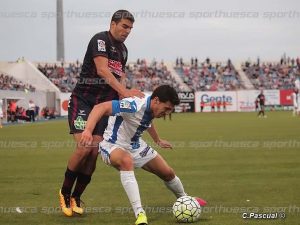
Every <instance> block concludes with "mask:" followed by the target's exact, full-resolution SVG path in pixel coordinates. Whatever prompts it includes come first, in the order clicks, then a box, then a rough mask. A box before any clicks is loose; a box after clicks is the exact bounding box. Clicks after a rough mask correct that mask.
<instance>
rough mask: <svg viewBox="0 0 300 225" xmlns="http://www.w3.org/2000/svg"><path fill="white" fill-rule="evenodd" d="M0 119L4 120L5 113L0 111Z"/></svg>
mask: <svg viewBox="0 0 300 225" xmlns="http://www.w3.org/2000/svg"><path fill="white" fill-rule="evenodd" d="M0 118H1V119H3V111H2V110H0Z"/></svg>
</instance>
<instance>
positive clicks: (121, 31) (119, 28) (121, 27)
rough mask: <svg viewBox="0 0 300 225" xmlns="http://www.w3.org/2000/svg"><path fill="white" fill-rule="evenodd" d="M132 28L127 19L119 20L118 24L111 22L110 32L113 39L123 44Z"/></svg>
mask: <svg viewBox="0 0 300 225" xmlns="http://www.w3.org/2000/svg"><path fill="white" fill-rule="evenodd" d="M132 27H133V23H132V22H131V21H130V20H128V19H121V20H120V21H119V22H118V23H116V22H114V21H113V22H112V23H111V27H110V32H111V34H112V35H113V37H114V38H115V39H116V40H117V41H120V42H124V41H125V40H126V38H127V37H128V35H129V34H130V31H131V29H132Z"/></svg>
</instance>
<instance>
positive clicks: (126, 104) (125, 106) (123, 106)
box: [120, 100, 131, 109]
mask: <svg viewBox="0 0 300 225" xmlns="http://www.w3.org/2000/svg"><path fill="white" fill-rule="evenodd" d="M120 109H131V104H130V102H129V101H127V100H121V101H120Z"/></svg>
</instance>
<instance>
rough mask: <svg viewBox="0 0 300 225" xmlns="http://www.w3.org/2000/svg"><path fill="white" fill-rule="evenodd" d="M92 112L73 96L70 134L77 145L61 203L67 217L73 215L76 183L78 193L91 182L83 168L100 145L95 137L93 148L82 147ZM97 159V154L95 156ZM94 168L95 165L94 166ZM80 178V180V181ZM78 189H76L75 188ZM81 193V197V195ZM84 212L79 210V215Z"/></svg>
mask: <svg viewBox="0 0 300 225" xmlns="http://www.w3.org/2000/svg"><path fill="white" fill-rule="evenodd" d="M91 110H92V108H91V106H90V105H89V104H88V103H87V102H86V101H85V100H84V99H82V98H80V97H78V96H74V95H72V96H71V98H70V102H69V108H68V120H69V127H70V133H72V134H73V136H74V140H75V143H76V147H75V151H74V152H73V153H72V155H71V157H70V158H69V161H68V165H67V169H66V171H65V177H64V181H63V185H62V188H61V191H60V202H61V206H62V211H63V212H64V213H65V214H66V215H67V216H71V215H72V206H71V202H70V201H71V200H72V199H71V192H72V189H73V186H74V184H75V181H76V180H77V183H78V181H79V183H78V184H80V185H79V186H80V187H78V188H77V191H76V192H77V193H78V192H81V193H82V191H83V190H84V189H85V187H86V186H87V184H88V183H89V182H90V178H91V174H92V172H91V173H87V174H85V173H82V172H81V171H82V168H84V167H85V163H86V162H87V160H88V158H89V156H90V155H93V152H97V150H95V147H93V146H97V145H98V143H99V137H97V136H95V137H94V140H93V146H81V145H80V144H79V140H80V139H81V133H82V131H83V130H84V127H85V123H86V121H87V118H88V115H89V113H90V111H91ZM94 155H96V157H97V154H94ZM92 166H93V167H94V165H92ZM78 178H79V180H78ZM75 189H76V188H75ZM81 193H80V195H81ZM80 212H83V210H79V213H80Z"/></svg>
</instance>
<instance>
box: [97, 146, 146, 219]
mask: <svg viewBox="0 0 300 225" xmlns="http://www.w3.org/2000/svg"><path fill="white" fill-rule="evenodd" d="M100 154H101V157H102V160H103V161H104V162H105V163H106V164H109V165H112V166H113V167H115V168H116V169H117V170H119V171H120V179H121V183H122V186H123V188H124V190H125V192H126V194H127V197H128V199H129V201H130V204H131V206H132V209H133V211H134V213H135V216H136V218H137V221H136V224H147V217H146V215H145V211H144V209H143V207H142V203H141V197H140V191H139V186H138V183H137V181H136V178H135V174H134V162H133V158H132V156H131V154H130V153H129V152H127V151H125V150H124V149H122V148H115V147H112V145H111V144H109V143H107V142H105V141H103V142H101V143H100Z"/></svg>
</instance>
